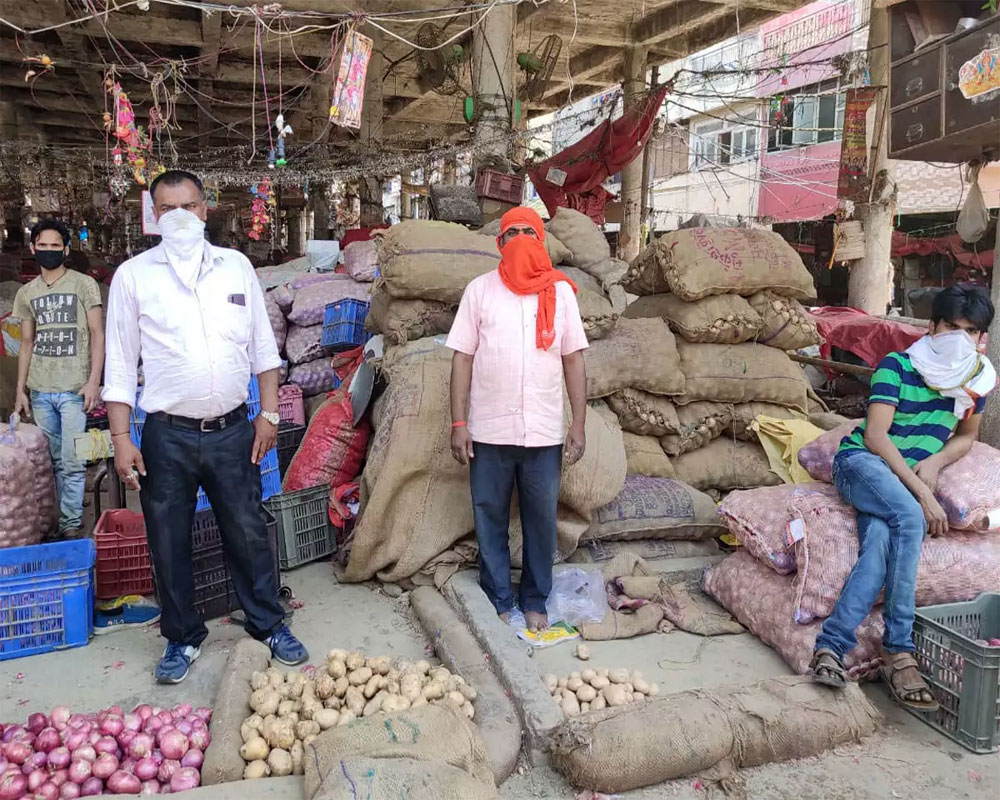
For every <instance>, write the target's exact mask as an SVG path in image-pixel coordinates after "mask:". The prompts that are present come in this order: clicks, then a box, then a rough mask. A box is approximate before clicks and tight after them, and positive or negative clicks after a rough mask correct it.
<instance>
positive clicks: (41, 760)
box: [24, 752, 49, 769]
mask: <svg viewBox="0 0 1000 800" xmlns="http://www.w3.org/2000/svg"><path fill="white" fill-rule="evenodd" d="M48 762H49V754H48V753H42V752H35V753H32V754H31V756H29V758H28V760H27V761H25V762H24V766H26V767H27V766H29V765H30V766H31V768H32V769H38V768H39V767H44V766H45V765H46V764H47V763H48Z"/></svg>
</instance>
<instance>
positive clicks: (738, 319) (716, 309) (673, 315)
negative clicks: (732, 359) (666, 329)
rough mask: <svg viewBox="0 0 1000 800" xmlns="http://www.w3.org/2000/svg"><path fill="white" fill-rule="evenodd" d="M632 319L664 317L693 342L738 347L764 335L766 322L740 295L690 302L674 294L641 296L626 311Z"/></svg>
mask: <svg viewBox="0 0 1000 800" xmlns="http://www.w3.org/2000/svg"><path fill="white" fill-rule="evenodd" d="M625 316H626V317H628V318H630V319H639V318H642V317H660V318H661V319H664V320H666V321H667V324H668V325H670V329H671V330H672V331H674V333H679V334H680V335H681V336H683V337H684V338H685V339H687V340H688V341H689V342H723V343H727V344H737V343H739V342H745V341H747V340H748V339H753V338H754V337H755V336H757V335H758V334H759V333H760V330H761V327H762V326H763V321H762V320H761V318H760V316H759V315H758V314H757V312H756V311H754V310H753V309H752V308H751V307H750V304H749V303H748V302H747V301H746V300H744V299H743V298H742V297H740V296H739V295H737V294H720V295H714V296H712V297H705V298H703V299H702V300H695V301H694V302H688V301H686V300H681V298H679V297H678V296H677V295H674V294H669V293H667V294H651V295H647V296H646V297H640V298H639V299H638V300H636V301H635V302H634V303H632V304H631V305H630V306H628V308H626V309H625Z"/></svg>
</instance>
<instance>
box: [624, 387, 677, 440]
mask: <svg viewBox="0 0 1000 800" xmlns="http://www.w3.org/2000/svg"><path fill="white" fill-rule="evenodd" d="M608 405H609V406H611V409H612V410H613V411H614V412H615V413H616V414H617V415H618V421H619V422H620V423H621V426H622V430H626V431H628V432H629V433H635V434H638V435H640V436H663V435H664V434H666V433H676V432H677V431H678V430H679V427H678V426H679V425H680V422H679V421H678V419H677V406H675V405H674V404H673V403H671V402H670V401H669V400H668V399H667V398H666V397H660V396H659V395H656V394H650V393H649V392H644V391H642V390H641V389H622V390H621V391H620V392H615V393H614V394H612V395H609V396H608Z"/></svg>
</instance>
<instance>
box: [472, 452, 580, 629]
mask: <svg viewBox="0 0 1000 800" xmlns="http://www.w3.org/2000/svg"><path fill="white" fill-rule="evenodd" d="M472 449H473V452H474V453H475V458H473V459H472V462H471V464H470V465H469V477H470V481H471V485H472V513H473V516H474V519H475V522H476V541H477V542H478V543H479V584H480V586H482V588H483V591H484V592H485V593H486V596H487V597H488V598H489V599H490V602H491V603H493V607H494V608H496V610H497V613H498V614H505V613H507V612H508V611H510V610H511V609H512V608H513V607H514V597H513V591H512V588H511V581H510V547H509V542H508V535H509V527H510V500H511V496H512V493H513V490H514V486H515V485H516V486H517V499H518V504H519V507H520V511H521V533H522V538H523V541H524V547H523V554H522V563H521V588H520V605H521V610H522V611H535V612H539V613H543V614H544V613H545V601H546V600H547V599H548V596H549V592H551V591H552V557H553V556H554V555H555V550H556V506H557V505H558V503H559V478H560V475H561V473H562V445H552V446H550V447H517V446H515V445H498V444H481V443H479V442H475V443H474V444H473V446H472Z"/></svg>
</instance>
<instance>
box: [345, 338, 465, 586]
mask: <svg viewBox="0 0 1000 800" xmlns="http://www.w3.org/2000/svg"><path fill="white" fill-rule="evenodd" d="M383 370H384V373H385V375H386V377H387V379H388V384H389V385H388V387H387V388H386V391H385V393H384V394H383V396H382V397H381V398H380V401H379V403H378V408H377V414H376V415H375V418H374V424H375V431H374V433H373V435H372V439H371V444H370V447H369V450H368V461H367V463H366V464H365V469H364V473H363V474H364V479H365V483H366V485H367V486H368V490H369V494H368V501H367V505H366V506H365V510H364V513H363V514H361V516H360V517H359V518H358V520H357V524H356V525H355V528H354V543H353V545H352V547H351V554H350V559H349V561H348V563H347V569H346V571H345V573H344V578H345V580H347V581H352V582H353V581H364V580H368V579H370V578H371V577H373V576H374V575H376V574H378V575H379V577H380V579H381V580H383V581H387V582H392V581H398V580H401V579H402V578H406V577H409V576H410V575H412V574H414V573H415V572H417V571H418V570H420V569H421V568H422V567H423V566H424V564H426V563H427V562H428V561H430V560H431V559H432V558H434V557H435V556H437V555H438V554H439V553H441V552H443V551H445V550H447V549H448V548H449V547H451V545H452V544H453V543H454V542H456V541H458V540H459V539H461V538H462V537H463V536H465V535H466V534H467V533H469V532H471V531H472V530H473V527H474V526H473V521H472V498H471V496H470V494H469V471H468V467H463V466H462V465H461V464H459V463H458V462H457V461H455V459H454V458H452V456H451V427H450V420H451V400H450V396H449V385H450V377H451V351H450V350H448V348H446V347H445V346H444V345H442V344H438V343H436V342H434V340H433V339H420V340H417V341H416V342H410V343H408V344H406V345H403V346H401V347H396V348H392V349H390V351H389V352H388V353H387V354H386V357H385V358H384V359H383Z"/></svg>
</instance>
